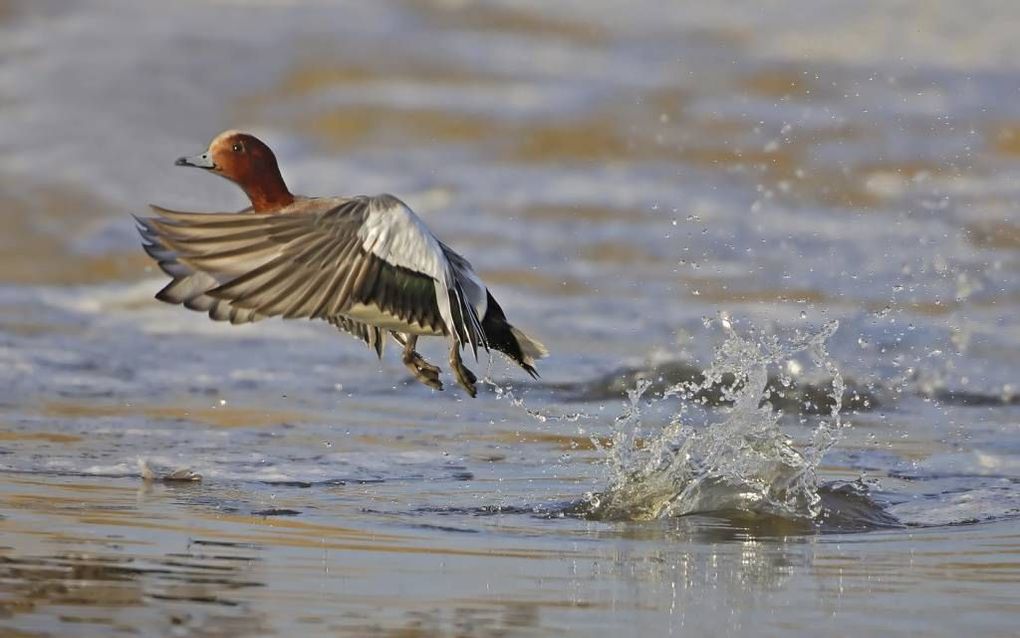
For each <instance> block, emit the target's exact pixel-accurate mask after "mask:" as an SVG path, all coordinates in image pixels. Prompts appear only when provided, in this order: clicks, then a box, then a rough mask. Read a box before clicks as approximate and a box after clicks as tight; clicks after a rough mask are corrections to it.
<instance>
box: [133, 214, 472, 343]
mask: <svg viewBox="0 0 1020 638" xmlns="http://www.w3.org/2000/svg"><path fill="white" fill-rule="evenodd" d="M322 201H323V203H326V204H331V205H329V206H320V207H318V208H317V209H316V208H310V209H307V210H304V211H298V212H291V213H286V214H279V215H274V214H253V213H245V214H236V213H208V214H202V213H176V212H172V211H167V210H163V209H155V210H156V212H157V213H158V214H159V217H153V218H147V219H140V220H139V223H140V224H141V227H142V228H141V233H142V236H143V237H144V238H145V239H146V241H147V244H148V245H147V246H146V250H147V251H148V252H149V254H150V255H152V256H153V257H154V258H155V259H157V261H159V263H160V266H161V267H162V268H163V270H164V271H165V272H167V273H168V274H170V275H171V276H172V277H174V281H173V282H171V283H170V285H168V286H167V287H166V288H164V290H163V291H161V292H160V293H159V294H158V295H157V297H159V298H161V299H165V300H168V301H174V302H178V303H180V301H179V299H181V298H184V297H185V296H186V295H185V294H184V293H189V294H191V297H190V299H192V301H190V302H188V301H186V302H184V303H186V305H187V304H188V303H191V305H190V306H189V307H196V309H206V308H204V307H203V306H209V308H213V307H214V306H215V307H217V308H218V307H219V306H216V303H215V302H217V301H222V302H225V303H226V304H227V306H226V307H227V308H229V309H230V310H229V312H234V311H236V313H237V315H238V318H239V319H245V318H247V317H248V316H250V317H253V318H254V317H259V318H260V317H263V316H282V317H284V318H297V317H309V318H321V319H327V320H333V319H335V318H337V317H342V316H344V315H346V314H347V313H349V312H350V311H351V310H352V309H355V308H362V309H364V308H370V309H372V310H377V311H379V312H380V313H383V314H385V315H387V316H389V317H393V318H396V319H397V320H399V321H401V322H404V323H406V324H408V325H412V324H413V325H416V326H418V327H420V328H422V329H425V330H429V331H433V332H438V333H441V334H453V335H454V336H455V338H457V339H458V340H459V341H461V342H464V343H470V344H471V345H472V346H474V347H477V345H478V344H481V345H485V341H484V334H483V333H482V331H481V328H480V322H479V320H478V317H477V313H476V311H475V309H474V308H473V307H472V305H471V304H470V303H469V302H468V301H467V300H466V297H465V295H464V293H463V292H462V291H461V289H460V286H459V285H458V284H457V282H456V277H455V275H454V273H453V269H452V267H451V265H450V263H449V262H448V260H447V258H446V256H445V254H444V251H443V249H442V248H441V247H440V244H439V242H438V241H437V240H436V239H435V237H434V236H433V235H432V234H431V233H430V232H429V231H428V229H427V228H425V225H424V224H423V223H422V222H421V220H420V219H418V218H417V216H415V215H414V213H413V212H411V211H410V209H408V208H407V207H406V206H405V205H404V204H403V203H402V202H400V200H398V199H396V198H395V197H392V196H389V195H380V196H378V197H354V198H349V199H336V200H322ZM210 282H212V283H214V284H215V285H213V286H209V285H208V284H209V283H210ZM220 312H221V313H222V312H223V311H220ZM244 313H250V314H244ZM333 323H334V324H336V325H337V326H338V327H340V328H341V329H344V330H347V331H348V332H352V333H353V334H355V335H356V336H359V337H361V338H363V339H364V340H365V341H366V342H368V343H369V344H370V345H373V343H374V342H375V343H377V342H379V341H381V339H379V338H378V335H372V337H375V338H376V339H375V341H374V342H373V340H371V339H372V337H368V338H366V337H364V336H362V334H367V333H366V332H363V329H362V325H356V324H359V322H357V321H354V320H352V319H351V318H349V317H345V320H344V321H333ZM364 328H365V330H368V331H371V330H375V329H376V328H374V327H373V326H364Z"/></svg>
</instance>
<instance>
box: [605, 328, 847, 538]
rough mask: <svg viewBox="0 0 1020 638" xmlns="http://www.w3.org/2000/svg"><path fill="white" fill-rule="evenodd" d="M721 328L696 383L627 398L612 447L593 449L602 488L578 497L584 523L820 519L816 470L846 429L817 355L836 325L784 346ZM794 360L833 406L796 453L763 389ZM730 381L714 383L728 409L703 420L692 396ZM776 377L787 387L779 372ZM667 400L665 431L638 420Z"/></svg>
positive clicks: (645, 384) (823, 354) (823, 359)
mask: <svg viewBox="0 0 1020 638" xmlns="http://www.w3.org/2000/svg"><path fill="white" fill-rule="evenodd" d="M721 323H722V325H723V328H724V330H725V331H726V339H725V341H724V342H723V343H722V344H721V345H720V346H719V347H718V349H717V350H716V353H715V359H714V361H713V362H712V365H711V366H710V367H709V369H708V370H707V371H706V373H705V375H704V376H705V378H704V380H703V381H702V382H701V383H698V384H694V383H680V384H677V385H674V386H672V387H670V388H668V389H667V390H666V391H665V392H664V393H663V394H662V396H660V397H657V398H654V399H651V400H650V401H648V400H646V399H645V397H644V395H645V393H646V391H647V390H648V388H649V386H650V384H651V382H650V381H641V382H639V383H638V385H637V386H636V387H635V388H634V389H633V390H631V391H630V393H629V397H628V399H629V401H628V404H627V406H626V408H625V409H624V411H623V413H622V414H621V415H620V416H619V417H618V418H617V419H616V423H615V429H614V433H613V435H612V441H611V444H610V445H602V446H601V447H602V449H603V451H604V452H605V454H606V461H607V463H608V464H609V466H610V476H611V478H610V484H609V487H608V488H607V489H606V490H604V491H602V492H598V493H593V494H590V495H589V496H588V497H587V505H586V509H587V512H586V514H587V515H588V516H589V517H591V518H595V519H600V520H650V519H655V518H666V517H674V516H682V515H685V514H692V513H699V512H721V511H739V512H748V513H753V514H764V515H771V516H779V517H783V518H789V519H803V520H812V519H815V518H817V517H818V516H819V515H820V514H821V513H822V501H821V497H820V495H819V486H818V481H817V476H816V471H817V468H818V465H819V463H820V462H821V459H822V457H823V456H824V455H825V453H826V452H827V451H828V450H829V449H830V448H831V447H832V446H833V444H834V443H835V442H836V440H837V436H838V432H839V430H840V428H842V427H844V426H845V423H844V421H843V420H842V419H841V417H840V408H841V405H842V403H841V401H842V395H843V380H842V378H841V376H840V374H839V370H838V369H837V368H836V366H835V365H834V364H833V362H832V360H831V359H830V358H829V355H828V353H827V351H826V341H827V340H828V339H829V337H831V336H832V334H833V333H834V332H835V331H836V328H837V326H838V324H837V322H835V321H833V322H830V323H828V324H826V325H825V326H823V327H822V328H820V329H819V330H817V331H815V332H801V331H798V332H796V333H795V334H793V335H792V336H791V337H789V338H786V339H780V338H779V337H777V336H774V335H773V336H769V335H765V334H763V333H762V332H760V331H759V330H756V329H754V328H751V329H748V330H746V331H745V332H739V331H737V330H736V329H734V327H733V325H732V323H731V322H730V321H729V320H728V319H725V318H724V319H723V321H722V322H721ZM801 359H806V360H807V362H808V363H809V365H811V366H812V367H813V368H814V369H815V371H817V372H820V373H824V374H825V375H827V376H829V377H831V382H830V383H831V388H832V391H831V393H830V396H831V398H832V400H833V407H832V408H831V410H830V412H829V415H828V417H827V418H823V419H821V420H820V421H819V422H818V425H817V426H816V428H815V430H814V432H813V433H812V436H811V438H810V440H809V441H808V442H807V443H806V445H803V446H797V445H795V444H794V442H793V441H792V439H791V438H790V437H789V436H787V435H786V434H785V433H784V432H783V431H782V430H781V429H780V427H779V424H780V419H781V417H782V413H781V412H779V411H777V410H775V409H773V407H772V406H771V404H770V403H769V402H768V400H767V399H768V398H769V393H770V390H769V389H768V387H767V385H768V378H769V371H770V369H772V368H778V369H780V370H787V369H789V368H790V367H794V366H796V365H802V364H800V363H796V364H794V366H791V362H792V361H797V362H799V361H800V360H801ZM729 375H732V379H733V381H732V382H731V383H728V384H725V385H724V386H723V396H724V400H725V401H726V402H727V403H729V404H730V405H729V406H727V407H723V408H721V409H720V410H719V411H717V412H715V413H714V414H716V415H718V416H712V415H708V417H707V418H708V422H707V423H703V422H702V421H703V419H704V418H706V417H705V416H704V413H703V412H701V411H700V410H698V409H697V407H698V406H697V404H696V402H694V401H692V399H693V398H694V397H697V396H698V394H699V393H700V392H702V391H703V390H705V389H706V388H709V387H712V386H713V385H719V384H721V383H723V379H724V377H726V378H727V379H728V378H730V376H729ZM781 379H783V381H784V385H786V386H789V385H791V383H792V380H791V379H790V377H789V376H788V375H785V374H783V375H782V376H781ZM779 391H781V390H779ZM674 397H675V398H679V399H680V400H681V401H680V403H679V407H678V408H677V409H676V411H675V413H674V414H673V416H672V417H671V418H670V419H669V421H668V422H667V423H666V424H665V425H658V424H651V423H648V422H647V419H646V418H645V417H644V414H645V412H646V410H647V409H648V408H649V407H650V406H653V405H656V404H660V403H661V402H663V401H669V400H671V399H673V398H674ZM695 415H698V416H695Z"/></svg>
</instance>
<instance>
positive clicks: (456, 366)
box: [450, 342, 478, 399]
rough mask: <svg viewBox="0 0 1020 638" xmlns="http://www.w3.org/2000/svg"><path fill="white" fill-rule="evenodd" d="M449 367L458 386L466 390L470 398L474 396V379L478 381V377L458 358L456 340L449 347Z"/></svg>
mask: <svg viewBox="0 0 1020 638" xmlns="http://www.w3.org/2000/svg"><path fill="white" fill-rule="evenodd" d="M450 368H451V369H452V370H453V374H454V376H455V377H457V383H459V384H460V387H462V388H464V389H465V390H467V393H468V394H469V395H471V398H472V399H473V398H475V396H477V395H478V389H477V388H475V381H478V377H476V376H475V373H474V372H471V371H470V370H468V369H467V368H465V367H464V362H463V361H461V359H460V344H459V343H457V342H454V344H453V346H452V347H451V348H450Z"/></svg>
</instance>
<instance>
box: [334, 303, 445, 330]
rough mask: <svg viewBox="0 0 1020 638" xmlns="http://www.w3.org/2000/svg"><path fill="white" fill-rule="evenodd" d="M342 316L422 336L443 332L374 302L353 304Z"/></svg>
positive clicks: (384, 328) (386, 328)
mask: <svg viewBox="0 0 1020 638" xmlns="http://www.w3.org/2000/svg"><path fill="white" fill-rule="evenodd" d="M344 316H345V317H350V318H351V319H354V320H355V321H360V322H362V323H367V324H368V325H370V326H376V327H378V328H382V329H383V330H394V331H396V332H404V333H408V334H413V335H423V336H440V335H442V334H444V333H443V331H442V330H436V329H435V328H432V327H431V326H423V325H421V324H419V323H417V322H409V321H405V320H404V319H401V318H400V317H397V316H396V315H394V314H392V313H389V312H386V311H385V310H383V309H382V308H380V307H379V306H377V305H375V304H360V303H358V304H354V305H353V306H351V307H350V308H349V309H348V310H347V312H345V313H344Z"/></svg>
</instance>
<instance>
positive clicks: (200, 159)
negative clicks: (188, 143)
mask: <svg viewBox="0 0 1020 638" xmlns="http://www.w3.org/2000/svg"><path fill="white" fill-rule="evenodd" d="M174 166H194V167H195V168H204V169H206V170H213V169H215V168H216V164H215V163H213V161H212V157H211V156H210V155H209V151H206V152H205V153H201V154H199V155H192V156H191V157H178V158H177V161H176V162H174Z"/></svg>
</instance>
